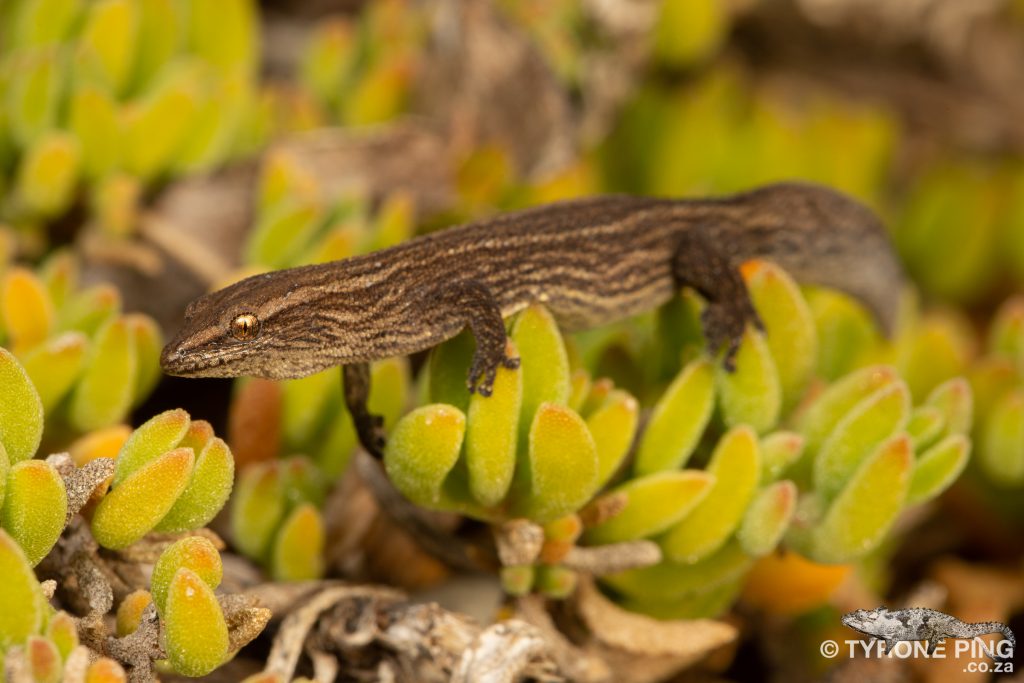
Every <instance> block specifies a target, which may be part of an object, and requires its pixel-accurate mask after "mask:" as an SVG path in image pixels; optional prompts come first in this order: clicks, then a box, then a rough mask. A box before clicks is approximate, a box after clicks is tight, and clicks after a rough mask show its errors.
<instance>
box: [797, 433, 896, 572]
mask: <svg viewBox="0 0 1024 683" xmlns="http://www.w3.org/2000/svg"><path fill="white" fill-rule="evenodd" d="M913 467H914V454H913V451H912V450H911V445H910V439H909V437H907V436H906V435H905V434H897V435H896V436H893V437H891V438H889V439H888V440H887V441H885V442H883V443H882V444H880V445H879V446H878V447H877V448H876V449H875V451H874V453H872V454H871V455H870V456H868V458H867V459H865V460H864V461H863V462H862V463H861V464H860V467H858V469H857V471H856V472H854V474H853V476H852V477H851V478H850V480H849V482H848V483H847V484H846V486H845V487H844V488H843V490H842V491H841V492H840V493H839V495H838V496H836V498H835V500H834V501H833V502H832V504H831V506H830V507H829V508H828V511H827V513H826V514H825V517H824V519H822V521H821V523H820V524H818V525H817V526H816V527H815V528H814V529H813V531H812V545H811V548H810V551H811V557H812V558H813V559H814V560H816V561H818V562H849V561H851V560H854V559H856V558H858V557H863V556H864V555H865V554H866V553H868V552H870V551H871V550H872V549H874V548H875V547H877V546H878V544H879V543H880V542H881V541H882V539H883V538H884V537H885V534H886V532H887V531H888V530H889V528H890V527H891V526H892V524H893V522H894V521H895V520H896V516H897V515H898V514H899V512H900V510H901V509H902V508H903V504H904V502H905V501H906V497H907V490H908V489H909V487H910V478H911V472H912V470H913Z"/></svg>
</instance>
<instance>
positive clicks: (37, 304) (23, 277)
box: [0, 267, 54, 355]
mask: <svg viewBox="0 0 1024 683" xmlns="http://www.w3.org/2000/svg"><path fill="white" fill-rule="evenodd" d="M0 296H2V299H0V307H2V310H0V312H2V314H3V328H4V329H5V330H6V331H7V335H8V336H9V337H10V339H11V344H12V346H13V347H14V350H15V352H16V353H18V354H19V355H20V354H22V353H24V352H26V351H28V350H30V349H32V348H34V347H36V346H38V345H39V344H41V343H42V342H43V341H44V340H45V339H46V338H47V337H49V336H50V334H51V332H53V327H54V308H53V302H52V301H51V299H50V295H49V292H48V291H47V288H46V286H45V285H44V284H43V282H42V281H41V280H40V279H39V277H38V276H37V275H36V274H35V273H33V272H32V271H31V270H28V269H27V268H21V267H14V268H11V269H10V270H9V271H7V272H6V273H5V274H4V277H3V283H2V292H0Z"/></svg>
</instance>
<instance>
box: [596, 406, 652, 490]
mask: <svg viewBox="0 0 1024 683" xmlns="http://www.w3.org/2000/svg"><path fill="white" fill-rule="evenodd" d="M639 420H640V404H639V403H637V400H636V399H635V398H633V396H632V395H630V394H629V393H628V392H626V391H622V390H621V389H617V390H614V391H612V392H611V393H610V394H609V395H608V398H607V399H605V402H604V405H603V406H601V407H600V408H598V409H597V410H595V411H594V412H593V413H591V414H590V415H589V416H588V417H587V429H589V430H590V435H591V436H592V437H593V438H594V445H595V446H597V485H598V486H599V487H600V486H604V485H605V483H606V482H607V481H608V480H609V479H610V478H611V477H612V475H613V474H615V472H616V471H618V469H619V466H620V465H621V464H622V461H623V460H625V458H626V456H627V455H628V454H629V448H630V446H632V445H633V437H634V435H635V434H636V427H637V423H638V422H639Z"/></svg>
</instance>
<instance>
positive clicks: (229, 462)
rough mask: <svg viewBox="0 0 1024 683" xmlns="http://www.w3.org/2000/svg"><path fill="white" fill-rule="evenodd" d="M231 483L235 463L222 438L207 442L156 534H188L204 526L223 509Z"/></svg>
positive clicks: (157, 527)
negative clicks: (167, 532)
mask: <svg viewBox="0 0 1024 683" xmlns="http://www.w3.org/2000/svg"><path fill="white" fill-rule="evenodd" d="M234 481H235V460H234V458H232V457H231V450H230V449H229V448H228V445H227V444H226V443H224V441H223V440H222V439H212V440H210V441H209V442H208V443H207V444H206V445H205V447H204V448H203V449H202V451H200V452H199V457H198V458H196V464H195V467H194V468H193V469H192V478H191V479H190V480H189V483H188V486H186V487H185V490H184V491H183V492H182V494H181V496H179V497H178V500H176V501H175V502H174V506H173V507H172V508H171V510H170V512H168V513H167V515H166V516H165V517H164V518H163V519H162V520H160V523H159V524H157V525H156V527H155V528H156V530H157V531H170V532H175V531H188V530H190V529H198V528H199V527H202V526H205V525H207V524H209V523H210V521H211V520H212V519H213V518H214V517H215V516H216V514H217V513H218V512H220V509H221V508H222V507H224V503H226V502H227V500H228V497H229V496H230V495H231V487H232V486H233V485H234Z"/></svg>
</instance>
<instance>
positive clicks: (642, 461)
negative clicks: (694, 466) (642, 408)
mask: <svg viewBox="0 0 1024 683" xmlns="http://www.w3.org/2000/svg"><path fill="white" fill-rule="evenodd" d="M714 401H715V372H714V367H713V365H712V364H711V361H709V360H706V359H700V360H696V361H693V362H692V363H690V364H689V365H687V366H686V367H685V368H683V370H682V371H681V372H680V373H679V375H678V376H677V377H676V378H675V380H673V382H672V384H671V385H669V387H668V389H667V390H666V391H665V393H664V394H663V395H662V397H661V398H660V399H659V400H658V403H657V404H655V406H654V410H653V411H652V413H651V417H650V420H648V422H647V427H646V428H645V429H644V434H643V437H642V438H641V440H640V446H639V449H638V451H637V457H636V465H634V471H635V472H636V473H637V474H638V475H644V474H651V473H654V472H659V471H662V470H674V469H676V468H679V467H682V466H683V465H685V464H686V461H687V460H688V459H689V457H690V454H691V453H693V449H694V448H696V446H697V443H698V442H699V441H700V437H701V435H702V434H703V433H704V428H705V427H706V426H707V423H708V420H709V419H711V412H712V410H713V409H714Z"/></svg>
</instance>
